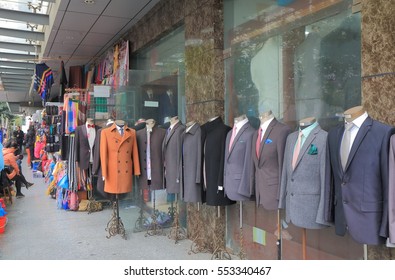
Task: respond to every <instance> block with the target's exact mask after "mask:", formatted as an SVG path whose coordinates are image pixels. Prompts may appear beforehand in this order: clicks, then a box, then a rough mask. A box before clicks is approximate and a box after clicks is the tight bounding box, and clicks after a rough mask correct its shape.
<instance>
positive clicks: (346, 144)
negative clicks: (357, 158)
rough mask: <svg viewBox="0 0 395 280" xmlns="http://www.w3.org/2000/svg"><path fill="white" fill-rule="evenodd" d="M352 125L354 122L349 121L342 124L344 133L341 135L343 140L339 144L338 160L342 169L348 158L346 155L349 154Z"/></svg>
mask: <svg viewBox="0 0 395 280" xmlns="http://www.w3.org/2000/svg"><path fill="white" fill-rule="evenodd" d="M353 126H354V124H353V123H352V122H351V123H346V124H345V125H344V127H345V128H344V135H343V140H342V143H341V146H340V160H341V163H342V167H343V170H344V169H345V168H346V164H347V160H348V155H349V154H350V143H351V129H352V127H353Z"/></svg>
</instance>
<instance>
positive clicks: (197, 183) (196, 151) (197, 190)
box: [182, 123, 203, 202]
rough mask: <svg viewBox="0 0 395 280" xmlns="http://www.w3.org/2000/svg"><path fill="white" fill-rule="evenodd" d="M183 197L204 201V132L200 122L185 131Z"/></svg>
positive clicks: (183, 145)
mask: <svg viewBox="0 0 395 280" xmlns="http://www.w3.org/2000/svg"><path fill="white" fill-rule="evenodd" d="M182 143H183V144H182V147H183V149H182V154H183V156H182V163H183V176H182V177H183V180H182V181H183V199H184V201H185V202H202V181H203V180H202V178H201V177H202V133H201V129H200V125H199V124H197V123H196V124H194V125H193V127H191V129H190V130H189V131H188V132H185V133H184V135H183V140H182Z"/></svg>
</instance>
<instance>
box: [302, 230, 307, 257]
mask: <svg viewBox="0 0 395 280" xmlns="http://www.w3.org/2000/svg"><path fill="white" fill-rule="evenodd" d="M306 240H307V233H306V229H305V228H303V229H302V256H303V260H307V254H306V251H307V245H306Z"/></svg>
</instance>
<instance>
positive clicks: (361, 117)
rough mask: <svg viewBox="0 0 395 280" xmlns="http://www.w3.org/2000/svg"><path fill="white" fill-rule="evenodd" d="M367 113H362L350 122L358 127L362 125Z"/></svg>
mask: <svg viewBox="0 0 395 280" xmlns="http://www.w3.org/2000/svg"><path fill="white" fill-rule="evenodd" d="M367 117H368V113H366V112H365V113H363V114H362V115H361V116H359V117H358V118H356V119H355V120H353V121H352V123H353V124H354V125H355V126H356V127H358V129H359V128H360V127H361V126H362V124H363V122H364V121H365V120H366V119H367Z"/></svg>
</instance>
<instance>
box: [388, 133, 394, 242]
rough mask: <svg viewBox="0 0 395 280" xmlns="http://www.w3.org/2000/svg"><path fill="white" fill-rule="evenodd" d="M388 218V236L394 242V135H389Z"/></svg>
mask: <svg viewBox="0 0 395 280" xmlns="http://www.w3.org/2000/svg"><path fill="white" fill-rule="evenodd" d="M388 177H389V191H388V209H389V210H388V218H389V238H390V242H391V243H395V136H391V140H390V152H389V176H388Z"/></svg>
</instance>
